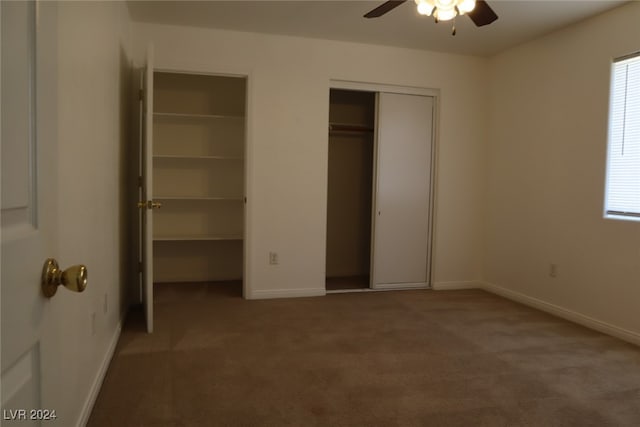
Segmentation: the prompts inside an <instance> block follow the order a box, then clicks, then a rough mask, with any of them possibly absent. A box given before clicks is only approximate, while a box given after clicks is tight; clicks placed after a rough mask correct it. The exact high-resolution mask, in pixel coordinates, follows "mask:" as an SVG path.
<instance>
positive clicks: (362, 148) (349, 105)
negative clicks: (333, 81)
mask: <svg viewBox="0 0 640 427" xmlns="http://www.w3.org/2000/svg"><path fill="white" fill-rule="evenodd" d="M375 120H376V93H375V92H365V91H357V90H344V89H330V93H329V157H328V185H327V187H328V188H327V246H326V251H327V252H326V270H325V271H326V282H325V285H326V289H327V291H346V290H358V289H367V288H369V287H370V271H371V234H372V231H371V230H372V228H371V216H372V195H373V185H374V180H373V174H374V169H373V164H374V151H375V150H374V143H375V132H374V129H375Z"/></svg>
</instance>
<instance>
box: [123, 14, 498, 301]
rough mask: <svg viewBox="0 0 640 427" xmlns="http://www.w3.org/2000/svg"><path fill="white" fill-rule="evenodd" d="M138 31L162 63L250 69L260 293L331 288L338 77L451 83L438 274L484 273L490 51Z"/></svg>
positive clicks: (251, 257)
mask: <svg viewBox="0 0 640 427" xmlns="http://www.w3.org/2000/svg"><path fill="white" fill-rule="evenodd" d="M134 42H135V57H136V58H138V59H140V60H141V59H142V58H144V56H145V50H146V47H147V45H148V43H150V42H152V43H153V44H154V45H155V56H156V65H157V67H159V68H167V69H178V70H190V71H204V72H237V73H248V74H249V109H248V115H249V117H248V126H249V133H248V138H249V142H248V144H249V147H248V151H247V170H248V171H249V176H248V182H247V187H248V194H247V196H248V200H249V201H248V205H247V211H248V227H247V230H248V233H249V236H250V240H249V241H248V242H247V244H248V248H249V254H248V260H247V262H248V274H247V276H246V277H247V279H248V280H249V283H250V285H251V293H250V294H249V295H248V296H250V297H255V298H258V297H270V296H295V295H321V294H323V293H324V279H325V244H326V200H327V152H328V150H327V122H328V105H329V80H330V79H339V80H352V81H361V82H373V83H382V84H396V85H406V86H417V87H426V88H436V89H440V90H441V95H442V96H441V104H440V120H439V123H438V124H439V131H440V132H439V153H438V165H439V174H438V180H437V186H436V191H437V197H438V200H437V205H436V230H435V245H434V281H435V282H438V283H442V282H460V281H474V280H478V279H480V278H481V270H482V268H481V248H482V241H481V237H482V227H483V223H484V222H483V217H482V216H483V213H484V201H483V195H484V189H483V186H484V181H485V180H484V176H485V169H484V165H485V136H486V130H485V123H484V118H485V116H484V109H483V108H484V107H485V103H486V93H487V92H486V89H485V85H484V83H483V82H484V77H485V76H486V66H487V61H486V60H484V59H479V58H475V57H465V56H457V55H446V54H437V53H429V52H423V51H416V50H409V49H398V48H389V47H378V46H372V45H364V44H355V43H345V42H333V41H325V40H313V39H304V38H295V37H284V36H273V35H264V34H252V33H241V32H232V31H224V30H208V29H199V28H187V27H179V26H165V25H153V24H141V23H136V24H135V25H134ZM187 47H188V48H187ZM461 123H464V124H465V125H464V126H461ZM270 251H275V252H278V254H279V261H280V264H279V265H278V266H270V265H269V264H268V253H269V252H270Z"/></svg>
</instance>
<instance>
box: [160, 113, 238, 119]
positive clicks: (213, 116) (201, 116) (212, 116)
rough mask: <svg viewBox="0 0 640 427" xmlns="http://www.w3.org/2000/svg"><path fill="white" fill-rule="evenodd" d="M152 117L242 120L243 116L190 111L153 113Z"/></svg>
mask: <svg viewBox="0 0 640 427" xmlns="http://www.w3.org/2000/svg"><path fill="white" fill-rule="evenodd" d="M153 117H157V118H175V119H222V120H226V119H233V120H244V116H232V115H229V114H191V113H160V112H156V113H153Z"/></svg>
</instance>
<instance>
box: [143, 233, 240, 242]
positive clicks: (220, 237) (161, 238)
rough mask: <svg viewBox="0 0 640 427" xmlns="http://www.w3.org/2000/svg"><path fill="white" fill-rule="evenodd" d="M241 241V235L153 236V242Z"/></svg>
mask: <svg viewBox="0 0 640 427" xmlns="http://www.w3.org/2000/svg"><path fill="white" fill-rule="evenodd" d="M223 240H227V241H241V240H243V238H242V235H241V234H209V235H202V234H200V235H191V236H189V235H176V236H169V235H167V236H153V241H154V242H180V241H182V242H193V241H212V242H213V241H223Z"/></svg>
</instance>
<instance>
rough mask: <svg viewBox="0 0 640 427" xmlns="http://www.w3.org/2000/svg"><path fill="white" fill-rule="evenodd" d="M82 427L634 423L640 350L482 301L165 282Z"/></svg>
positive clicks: (135, 321)
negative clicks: (150, 317) (301, 294)
mask: <svg viewBox="0 0 640 427" xmlns="http://www.w3.org/2000/svg"><path fill="white" fill-rule="evenodd" d="M155 308H156V317H155V319H156V332H155V333H154V334H152V335H147V334H145V333H144V327H143V322H142V315H141V313H140V312H139V311H138V312H136V311H134V312H132V313H131V314H130V315H129V317H128V318H127V321H126V324H125V325H124V329H123V331H122V336H121V338H120V342H119V344H118V348H117V350H116V355H115V356H114V358H113V361H112V362H111V366H110V368H109V371H108V373H107V376H106V378H105V381H104V384H103V387H102V391H101V392H100V395H99V396H98V399H97V401H96V404H95V407H94V410H93V413H92V415H91V418H90V420H89V423H88V425H89V426H118V427H120V426H465V427H468V426H473V427H475V426H545V427H546V426H579V427H586V426H598V427H602V426H640V348H638V347H635V346H632V345H630V344H626V343H624V342H622V341H619V340H617V339H614V338H611V337H608V336H605V335H602V334H599V333H596V332H593V331H591V330H588V329H585V328H582V327H580V326H577V325H574V324H572V323H569V322H566V321H564V320H561V319H557V318H555V317H552V316H549V315H547V314H544V313H541V312H538V311H536V310H533V309H530V308H527V307H524V306H522V305H518V304H515V303H513V302H510V301H508V300H505V299H503V298H500V297H497V296H494V295H491V294H488V293H485V292H483V291H475V290H473V291H438V292H434V291H399V292H367V293H354V294H334V295H329V296H326V297H318V298H302V299H281V300H263V301H245V300H243V299H241V298H240V291H239V289H238V287H237V286H235V285H233V284H231V285H226V286H221V285H219V284H210V285H205V284H185V285H181V286H176V285H170V286H166V285H165V286H162V285H159V286H157V288H156V304H155Z"/></svg>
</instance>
